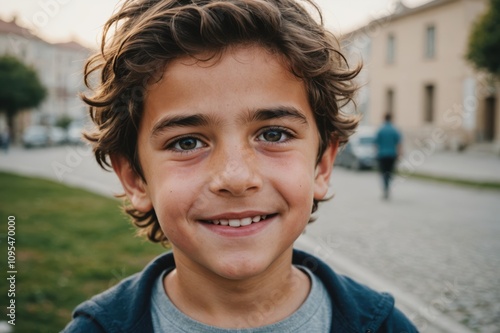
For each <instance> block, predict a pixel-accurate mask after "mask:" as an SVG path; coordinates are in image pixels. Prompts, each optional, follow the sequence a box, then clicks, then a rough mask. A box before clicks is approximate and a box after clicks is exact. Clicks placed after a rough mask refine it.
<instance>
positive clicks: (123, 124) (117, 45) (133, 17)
mask: <svg viewBox="0 0 500 333" xmlns="http://www.w3.org/2000/svg"><path fill="white" fill-rule="evenodd" d="M304 5H307V6H308V7H311V8H312V9H313V10H315V12H316V13H317V14H318V18H317V19H315V18H314V17H313V16H312V15H311V14H310V13H309V12H308V8H306V7H305V6H304ZM240 44H255V45H259V46H261V47H264V48H266V49H267V50H269V51H270V52H273V53H275V54H277V55H279V56H280V57H282V58H283V59H284V60H285V62H286V64H287V65H288V66H289V69H290V71H291V72H292V73H293V74H294V75H295V76H296V77H298V78H300V79H301V80H303V82H304V83H305V86H306V89H307V93H308V96H309V102H310V105H311V108H312V110H313V111H314V116H315V120H316V123H317V127H318V130H319V134H320V146H319V149H318V155H317V156H318V157H317V161H319V160H320V158H321V156H322V154H323V152H324V151H325V149H326V148H327V147H328V146H329V145H330V144H331V143H332V142H335V141H336V142H338V143H339V144H343V143H345V142H347V140H348V137H349V136H350V135H351V134H352V132H353V131H354V130H355V128H356V126H357V123H358V121H359V118H358V117H357V116H353V115H347V114H343V113H341V112H339V110H340V109H341V108H342V107H343V106H345V105H346V104H348V103H349V102H352V99H353V95H354V93H355V91H356V86H355V85H354V84H353V79H354V78H355V77H356V75H357V74H358V73H359V71H360V70H361V65H357V66H356V67H355V68H353V69H350V68H349V66H348V64H347V61H346V59H345V58H344V56H343V55H342V53H341V51H340V44H339V42H338V40H337V39H336V38H335V37H334V36H333V35H332V34H331V33H330V32H328V31H327V30H326V29H325V28H324V25H323V19H322V17H321V11H320V9H319V8H318V7H317V5H316V4H315V3H314V2H313V1H311V0H302V1H300V0H125V1H124V3H123V5H122V7H121V9H120V10H118V11H117V12H116V13H115V14H114V15H113V16H112V17H111V18H110V19H109V20H108V22H107V23H106V24H105V26H104V32H103V36H102V41H101V49H100V52H98V53H97V54H95V55H93V56H92V57H91V58H90V59H89V60H88V62H87V64H86V65H85V84H86V85H87V87H89V88H90V89H91V90H92V91H93V92H94V94H93V95H92V96H86V95H82V99H83V100H84V102H85V103H87V104H88V105H89V106H90V108H89V111H90V116H91V118H92V120H93V122H94V124H95V128H94V129H93V130H92V131H89V132H86V133H85V137H86V139H87V140H88V141H90V143H91V144H92V145H93V148H94V153H95V157H96V159H97V162H98V163H99V165H100V166H101V167H102V168H104V169H109V168H110V167H111V161H110V156H123V157H124V158H125V159H126V160H127V161H128V162H129V163H130V165H131V167H132V169H133V170H134V172H136V173H137V175H139V176H140V177H141V178H142V180H143V181H144V182H145V179H144V176H143V172H142V169H141V165H140V163H139V159H138V151H137V134H138V128H139V123H140V121H141V117H142V112H143V103H144V96H145V93H146V89H147V87H148V85H149V84H150V83H152V82H155V81H158V80H160V79H161V75H162V73H163V70H164V68H165V66H166V65H167V64H168V63H169V62H170V61H172V60H174V59H176V58H179V57H185V56H190V57H194V58H197V59H198V60H201V61H204V60H208V59H199V57H200V54H204V55H205V54H207V52H208V53H209V54H211V55H212V57H210V58H211V59H212V58H213V57H217V56H220V55H221V54H222V53H223V52H224V51H225V50H226V49H227V48H229V47H231V46H235V45H240ZM96 75H99V76H98V77H96ZM317 206H318V201H316V200H314V204H313V207H312V212H314V211H316V209H317ZM125 210H126V212H127V213H128V214H129V215H130V216H131V217H132V218H133V221H134V223H135V225H136V226H137V227H139V233H140V234H145V235H147V237H148V238H149V239H150V240H151V241H153V242H161V243H166V242H168V240H167V238H166V236H165V235H164V233H163V232H162V230H161V228H160V225H159V223H158V219H157V216H156V214H155V211H154V209H152V210H151V211H149V212H146V213H144V212H140V211H138V210H136V209H134V207H132V206H130V205H127V204H126V205H125Z"/></svg>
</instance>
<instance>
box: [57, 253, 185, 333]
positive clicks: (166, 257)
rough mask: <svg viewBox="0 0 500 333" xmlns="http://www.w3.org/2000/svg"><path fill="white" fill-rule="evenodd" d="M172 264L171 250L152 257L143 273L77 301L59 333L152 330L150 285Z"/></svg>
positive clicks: (171, 266)
mask: <svg viewBox="0 0 500 333" xmlns="http://www.w3.org/2000/svg"><path fill="white" fill-rule="evenodd" d="M174 267H175V263H174V258H173V255H172V254H171V253H165V254H163V255H161V256H159V257H157V258H155V259H154V260H153V261H152V262H151V263H149V264H148V265H147V266H146V267H145V268H144V270H143V271H142V272H140V273H136V274H134V275H132V276H130V277H128V278H126V279H124V280H122V281H121V282H120V283H119V284H117V285H116V286H113V287H112V288H110V289H108V290H106V291H105V292H103V293H101V294H98V295H96V296H94V297H92V298H91V299H90V300H88V301H85V302H83V303H82V304H80V305H79V306H78V307H77V308H76V309H75V311H74V312H73V321H71V322H70V323H69V324H68V326H66V328H65V329H64V330H63V331H62V333H70V332H71V333H73V332H86V333H87V332H91V333H94V332H95V333H97V332H153V326H152V320H151V313H150V304H149V303H150V300H151V293H152V289H153V285H154V283H155V281H156V280H157V279H158V278H159V277H160V275H161V274H163V272H165V270H166V269H167V270H168V269H173V268H174Z"/></svg>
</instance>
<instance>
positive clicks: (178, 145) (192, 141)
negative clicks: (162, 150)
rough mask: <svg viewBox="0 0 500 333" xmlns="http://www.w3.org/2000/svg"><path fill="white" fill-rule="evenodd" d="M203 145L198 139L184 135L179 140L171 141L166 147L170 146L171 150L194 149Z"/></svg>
mask: <svg viewBox="0 0 500 333" xmlns="http://www.w3.org/2000/svg"><path fill="white" fill-rule="evenodd" d="M204 146H205V145H204V144H203V142H201V141H200V140H199V139H197V138H194V137H185V138H181V139H179V140H176V141H175V142H173V143H171V144H170V145H169V146H168V148H171V149H173V150H177V151H189V150H194V149H197V148H201V147H204Z"/></svg>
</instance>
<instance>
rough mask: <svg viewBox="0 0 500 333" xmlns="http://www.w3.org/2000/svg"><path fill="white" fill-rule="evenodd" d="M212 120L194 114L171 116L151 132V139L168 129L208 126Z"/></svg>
mask: <svg viewBox="0 0 500 333" xmlns="http://www.w3.org/2000/svg"><path fill="white" fill-rule="evenodd" d="M209 123H210V120H209V119H208V117H207V116H205V115H203V114H193V115H188V116H182V115H179V116H171V117H166V118H164V119H162V120H160V121H159V122H157V123H156V124H155V125H154V127H153V129H152V130H151V138H153V137H155V136H157V135H158V134H160V132H162V131H164V130H165V129H167V128H172V127H188V126H207V125H208V124H209Z"/></svg>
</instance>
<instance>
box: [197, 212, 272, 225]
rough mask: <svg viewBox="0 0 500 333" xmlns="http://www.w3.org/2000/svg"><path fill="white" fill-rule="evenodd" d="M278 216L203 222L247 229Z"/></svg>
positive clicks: (257, 216)
mask: <svg viewBox="0 0 500 333" xmlns="http://www.w3.org/2000/svg"><path fill="white" fill-rule="evenodd" d="M276 215H277V214H270V215H256V216H253V217H245V218H242V219H220V220H202V222H204V223H209V224H215V225H221V226H229V227H233V228H239V227H245V226H247V225H250V224H252V223H259V222H261V221H264V220H267V219H270V218H273V217H274V216H276Z"/></svg>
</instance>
